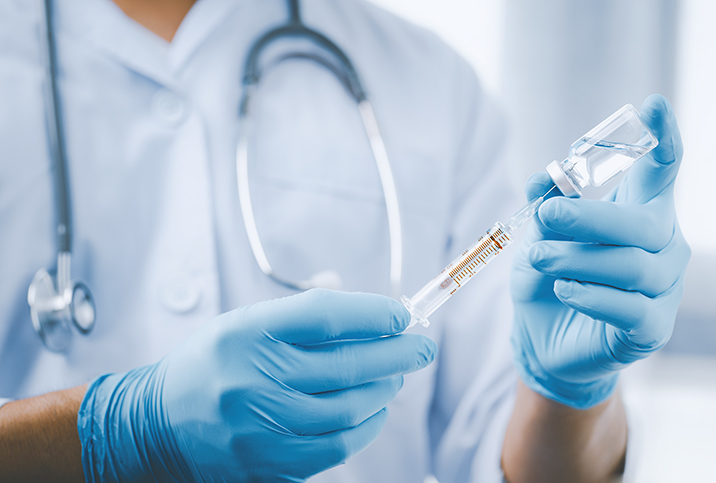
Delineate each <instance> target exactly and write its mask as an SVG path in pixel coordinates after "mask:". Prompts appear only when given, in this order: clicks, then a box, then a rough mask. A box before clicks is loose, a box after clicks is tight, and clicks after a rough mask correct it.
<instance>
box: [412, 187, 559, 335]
mask: <svg viewBox="0 0 716 483" xmlns="http://www.w3.org/2000/svg"><path fill="white" fill-rule="evenodd" d="M555 188H556V186H552V188H550V190H549V191H547V193H545V194H544V195H542V196H540V197H539V198H537V199H536V200H534V201H532V202H531V203H529V204H527V205H525V206H524V207H523V208H522V209H521V210H519V211H518V212H517V213H515V214H514V215H512V218H510V221H508V222H507V224H502V223H500V222H499V221H498V222H497V223H495V224H494V225H493V226H492V228H490V229H489V230H487V233H485V234H484V235H483V236H481V237H480V238H479V239H478V240H477V242H475V244H474V245H472V246H471V247H470V248H468V249H467V250H465V251H464V252H462V254H461V255H460V256H459V257H457V258H456V259H455V260H453V261H452V263H450V264H449V265H448V266H447V267H445V268H443V270H442V271H441V272H440V273H439V274H438V276H437V277H435V278H434V279H432V280H431V281H430V282H428V283H427V284H426V285H425V286H424V287H423V288H421V289H420V290H419V291H418V293H416V294H415V295H413V296H412V297H411V298H408V297H406V296H405V295H403V296H402V297H401V298H400V300H401V301H402V302H403V305H405V307H406V308H407V309H408V310H409V311H410V314H411V315H412V316H413V317H412V320H411V321H410V326H409V327H412V326H413V325H415V324H416V323H417V322H419V323H420V324H421V325H422V326H423V327H428V326H429V325H430V322H429V321H428V317H429V316H430V315H431V314H432V313H433V312H435V310H437V308H438V307H440V306H441V305H442V304H444V303H445V302H446V301H447V299H449V298H450V297H451V296H452V295H453V294H454V293H455V292H457V291H458V290H459V289H460V288H462V287H463V285H465V284H466V283H467V282H468V280H470V278H472V277H473V276H474V275H476V274H477V273H478V272H479V271H480V270H482V269H483V268H485V267H486V266H487V264H488V263H490V262H491V261H492V260H494V259H495V257H496V256H497V255H499V254H500V253H501V252H502V250H504V249H505V247H506V246H507V245H510V244H511V243H512V241H513V240H514V237H513V233H514V232H515V230H517V229H518V228H519V227H520V226H522V224H524V222H526V221H527V220H529V219H530V218H531V217H532V215H534V214H535V213H537V210H538V209H539V207H540V205H541V204H542V203H544V200H545V198H546V197H547V195H549V193H550V192H551V191H552V190H553V189H555Z"/></svg>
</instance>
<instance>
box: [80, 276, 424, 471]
mask: <svg viewBox="0 0 716 483" xmlns="http://www.w3.org/2000/svg"><path fill="white" fill-rule="evenodd" d="M409 322H410V314H409V313H408V312H407V310H405V308H403V306H402V305H401V304H399V303H398V302H396V301H394V300H392V299H389V298H386V297H382V296H379V295H369V294H349V293H341V292H332V291H328V290H311V291H309V292H306V293H303V294H300V295H296V296H293V297H288V298H284V299H279V300H272V301H268V302H264V303H260V304H257V305H253V306H250V307H243V308H240V309H238V310H235V311H233V312H229V313H227V314H224V315H222V316H220V317H218V318H216V319H215V320H213V321H212V322H210V323H209V324H207V326H205V327H203V328H202V329H201V330H199V331H198V332H197V333H196V334H195V335H194V336H192V337H191V338H190V339H189V340H187V341H186V342H184V343H183V344H182V345H180V346H179V347H178V348H177V349H176V350H174V351H173V352H171V353H170V354H169V355H168V356H167V357H165V358H164V359H162V360H161V361H160V362H159V363H157V364H154V365H151V366H147V367H143V368H140V369H136V370H133V371H130V372H128V373H125V374H116V375H108V376H102V377H100V378H98V379H97V380H95V381H93V382H92V383H91V384H90V385H89V387H88V389H87V393H86V395H85V398H84V400H83V402H82V406H81V408H80V412H79V420H78V428H79V435H80V441H81V443H82V462H83V465H84V470H85V475H86V477H87V481H92V482H99V481H102V482H105V481H112V482H114V481H142V482H145V481H162V482H164V481H186V482H213V481H267V482H270V481H275V482H278V481H291V482H298V481H303V480H304V479H306V478H307V477H309V476H311V475H313V474H316V473H318V472H320V471H323V470H325V469H328V468H330V467H332V466H335V465H338V464H340V463H341V462H344V461H345V460H346V459H348V458H350V457H351V456H353V455H355V454H356V453H358V452H359V451H361V450H362V449H363V448H365V447H366V446H367V445H368V444H370V443H371V442H372V441H373V440H374V439H375V438H376V437H377V436H378V434H379V433H380V431H381V429H382V427H383V425H384V423H385V421H386V418H387V410H386V409H385V406H386V405H387V404H388V402H389V401H390V400H392V399H393V397H394V396H395V395H396V393H397V392H398V390H399V389H400V388H401V387H402V383H403V378H402V374H405V373H408V372H412V371H416V370H418V369H420V368H423V367H425V366H427V365H428V364H429V363H430V362H432V360H433V358H434V357H435V353H436V350H437V349H436V346H435V343H434V342H433V341H431V340H430V339H428V338H427V337H424V336H421V335H417V334H400V335H395V336H393V337H384V336H386V335H394V334H398V333H399V332H401V331H403V330H404V329H405V328H406V327H407V326H408V323H409Z"/></svg>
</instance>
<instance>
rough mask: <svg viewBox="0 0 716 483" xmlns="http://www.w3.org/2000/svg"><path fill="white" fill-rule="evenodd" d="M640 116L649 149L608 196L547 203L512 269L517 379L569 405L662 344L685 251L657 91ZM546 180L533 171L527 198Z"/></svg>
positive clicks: (666, 108) (583, 403) (587, 399)
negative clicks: (652, 141) (651, 136)
mask: <svg viewBox="0 0 716 483" xmlns="http://www.w3.org/2000/svg"><path fill="white" fill-rule="evenodd" d="M641 115H642V117H643V119H644V120H645V122H646V123H647V124H648V125H649V127H650V128H651V129H652V132H654V133H655V134H656V135H657V137H658V139H659V145H658V146H657V147H656V149H654V150H653V151H652V152H651V153H649V154H647V155H646V156H644V157H643V158H641V159H640V160H638V161H637V162H636V163H635V164H634V166H633V167H632V168H631V170H630V171H629V172H628V174H627V176H626V177H625V179H624V180H623V181H622V183H621V184H620V185H619V186H618V187H617V189H616V190H615V191H614V192H613V193H612V194H611V196H610V197H609V199H608V200H603V201H597V200H587V199H567V198H564V197H555V198H552V199H549V200H547V201H546V202H545V203H544V204H543V205H542V206H541V207H540V210H539V213H538V217H535V222H534V224H533V226H532V227H531V233H530V234H529V236H528V237H527V240H526V243H524V244H523V245H522V247H521V252H520V253H519V255H518V256H517V257H516V260H515V264H514V266H513V273H512V296H513V300H514V303H515V325H514V328H513V337H512V342H513V347H514V352H515V363H516V366H517V369H518V371H519V373H520V376H521V378H522V380H523V382H524V383H525V384H526V385H527V386H528V387H529V388H530V389H532V390H533V391H535V392H537V393H539V394H541V395H543V396H545V397H547V398H549V399H552V400H555V401H558V402H560V403H563V404H566V405H568V406H571V407H574V408H578V409H586V408H590V407H593V406H596V405H597V404H599V403H601V402H603V401H605V400H606V399H608V398H609V397H610V396H611V394H612V392H613V391H614V388H615V385H616V381H617V374H618V371H619V370H621V369H622V368H624V367H626V366H627V365H628V364H630V363H631V362H634V361H636V360H638V359H642V358H644V357H647V356H648V355H649V354H651V353H653V352H654V351H656V350H658V349H659V348H661V347H662V346H664V344H666V342H668V340H669V338H670V336H671V333H672V330H673V327H674V321H675V317H676V311H677V309H678V306H679V301H680V300H681V295H682V292H683V278H684V277H683V276H684V271H685V269H686V264H687V262H688V259H689V256H690V249H689V247H688V245H687V243H686V241H685V240H684V237H683V235H682V234H681V230H680V229H679V224H678V221H677V219H676V213H675V208H674V181H675V178H676V174H677V172H678V169H679V165H680V163H681V157H682V153H683V147H682V144H681V136H680V134H679V128H678V126H677V124H676V119H675V117H674V113H673V110H672V108H671V105H670V104H669V102H668V101H667V100H666V99H664V98H663V97H661V96H658V95H654V96H651V97H649V98H648V99H647V100H646V101H645V102H644V105H643V106H642V110H641ZM551 186H552V183H551V180H550V179H549V177H548V176H547V175H546V174H543V175H535V176H533V177H532V178H531V179H530V181H529V182H528V185H527V188H526V191H527V195H528V198H529V199H533V198H536V197H537V196H539V195H541V194H543V193H545V192H546V191H547V190H548V189H549V188H550V187H551Z"/></svg>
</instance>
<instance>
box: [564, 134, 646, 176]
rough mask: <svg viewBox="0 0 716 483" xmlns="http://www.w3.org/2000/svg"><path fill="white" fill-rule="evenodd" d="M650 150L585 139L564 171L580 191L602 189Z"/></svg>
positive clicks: (573, 147) (572, 149) (573, 152)
mask: <svg viewBox="0 0 716 483" xmlns="http://www.w3.org/2000/svg"><path fill="white" fill-rule="evenodd" d="M650 150H651V149H650V148H649V147H646V146H639V145H636V144H627V143H618V142H611V141H606V140H603V139H594V138H587V137H582V138H581V139H579V140H578V141H576V142H575V143H574V144H573V145H572V147H571V149H570V154H569V158H568V160H567V161H568V163H567V165H566V166H565V167H564V171H565V173H566V174H567V175H568V176H569V177H571V178H572V179H573V180H574V181H575V183H576V184H577V185H579V187H580V188H584V187H585V186H588V185H592V186H595V187H599V186H602V185H603V184H604V183H606V182H607V181H609V180H610V179H611V178H612V177H613V176H614V175H616V174H617V173H619V172H621V171H624V170H625V169H627V168H628V167H629V166H631V165H632V164H633V163H634V161H636V160H637V159H639V158H640V157H642V156H643V155H645V154H646V153H648V152H649V151H650Z"/></svg>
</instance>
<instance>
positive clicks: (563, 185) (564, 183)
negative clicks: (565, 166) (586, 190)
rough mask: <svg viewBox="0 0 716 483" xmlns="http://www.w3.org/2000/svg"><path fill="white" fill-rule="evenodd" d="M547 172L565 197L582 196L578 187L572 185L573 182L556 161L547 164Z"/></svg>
mask: <svg viewBox="0 0 716 483" xmlns="http://www.w3.org/2000/svg"><path fill="white" fill-rule="evenodd" d="M547 174H549V176H550V178H552V181H554V184H555V185H557V188H559V190H560V191H561V192H562V194H563V195H564V196H566V197H567V198H579V197H580V196H582V193H581V191H579V188H577V187H576V186H574V183H572V181H571V180H570V179H569V177H568V176H567V175H566V174H565V172H564V171H563V170H562V168H561V167H560V166H559V163H558V162H557V161H552V162H551V163H549V164H548V165H547Z"/></svg>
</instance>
